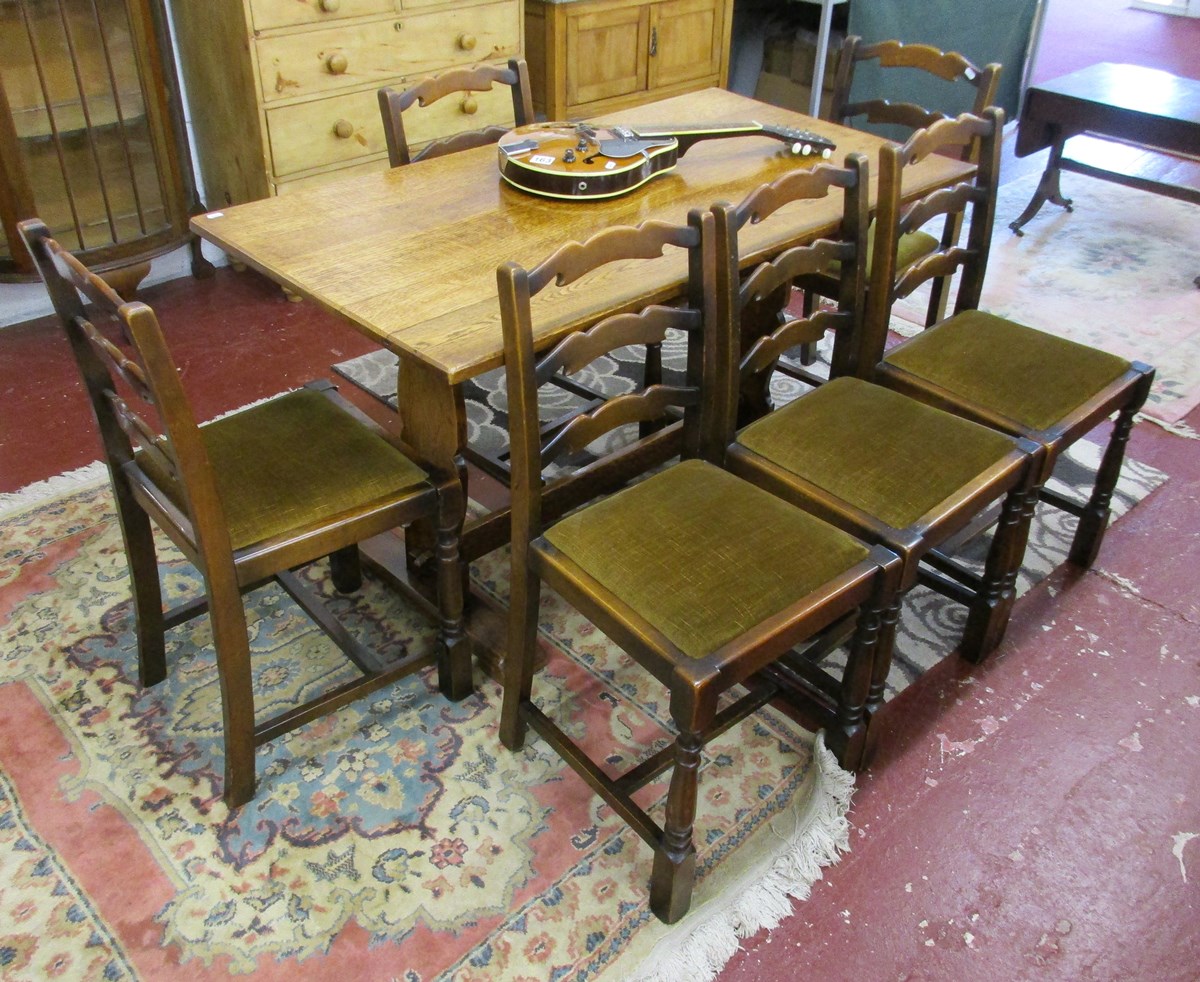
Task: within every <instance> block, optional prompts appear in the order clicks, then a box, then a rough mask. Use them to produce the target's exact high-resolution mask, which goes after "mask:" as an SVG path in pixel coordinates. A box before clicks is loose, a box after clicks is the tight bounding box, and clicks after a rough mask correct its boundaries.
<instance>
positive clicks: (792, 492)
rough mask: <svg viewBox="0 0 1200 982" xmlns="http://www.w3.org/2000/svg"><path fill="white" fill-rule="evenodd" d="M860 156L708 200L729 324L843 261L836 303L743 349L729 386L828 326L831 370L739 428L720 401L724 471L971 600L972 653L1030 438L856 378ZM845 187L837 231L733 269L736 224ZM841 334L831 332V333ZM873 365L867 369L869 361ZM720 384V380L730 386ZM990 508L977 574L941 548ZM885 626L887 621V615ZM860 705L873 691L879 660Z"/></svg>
mask: <svg viewBox="0 0 1200 982" xmlns="http://www.w3.org/2000/svg"><path fill="white" fill-rule="evenodd" d="M867 172H868V164H867V160H866V158H865V157H863V156H862V155H861V154H852V155H851V156H850V157H848V158H847V160H846V166H845V167H844V168H837V167H834V166H832V165H829V164H825V165H821V166H818V167H816V168H814V169H812V170H807V171H797V172H795V173H793V174H789V175H787V176H786V177H783V178H780V179H779V180H778V181H776V182H775V183H773V184H770V185H766V186H764V187H762V188H760V189H758V190H757V191H755V192H753V193H751V194H750V195H749V196H748V197H747V198H746V199H745V200H744V201H743V202H742V203H741V204H740V205H737V206H731V205H727V204H718V205H716V206H714V208H713V214H714V219H715V223H716V233H717V243H718V253H719V255H720V257H721V269H722V272H721V274H720V275H719V277H718V280H717V307H718V311H719V316H720V318H721V320H722V322H723V324H725V325H726V328H725V330H727V331H729V332H731V333H732V332H735V331H736V330H737V329H738V325H739V324H740V322H741V313H742V311H743V310H744V309H745V307H746V306H747V305H748V304H750V303H753V302H754V301H755V299H756V297H758V296H760V295H762V294H764V293H767V292H769V291H770V290H772V289H773V288H774V286H775V284H777V283H780V282H787V281H788V279H789V278H793V277H795V276H796V275H798V274H802V273H804V272H806V271H809V270H811V269H816V268H820V267H821V265H822V264H823V263H827V262H829V261H830V260H831V259H836V260H837V261H838V262H839V263H840V266H841V271H842V273H841V286H842V289H841V291H840V297H839V302H838V309H837V311H835V312H831V311H824V310H823V311H818V312H817V313H815V314H814V315H812V316H811V317H808V318H804V317H800V318H789V319H787V320H786V321H785V323H783V324H782V325H781V326H780V327H779V328H778V329H777V330H776V331H775V332H774V333H773V334H772V335H769V336H767V337H764V338H762V339H761V340H759V341H758V342H756V343H755V344H753V345H752V346H750V347H749V348H748V349H747V350H744V351H743V352H742V353H741V356H740V360H739V363H738V364H737V366H736V367H735V369H734V370H732V371H731V372H730V373H729V375H730V376H731V377H732V378H733V379H734V381H733V382H729V383H727V385H733V386H734V387H735V388H736V386H737V385H739V384H744V382H745V380H746V379H748V378H753V377H754V376H755V375H756V374H757V373H759V372H761V371H762V370H763V369H764V367H765V366H768V365H769V364H770V361H771V359H772V358H773V357H774V356H775V355H776V354H777V353H778V352H780V351H782V350H785V349H786V348H788V347H790V346H791V345H794V344H796V343H799V342H802V341H806V340H813V339H814V338H816V337H818V336H820V335H821V334H822V333H823V332H824V331H826V330H828V329H830V328H832V329H833V330H834V331H835V337H836V340H835V344H834V351H835V354H834V359H833V371H834V377H833V378H831V379H830V380H829V381H828V382H826V383H825V384H823V385H821V386H819V387H817V388H814V389H812V390H811V391H809V392H806V393H805V394H803V395H801V396H800V397H799V398H797V399H795V400H794V401H792V402H790V403H788V404H787V405H785V406H783V407H782V408H779V409H776V410H774V411H772V412H769V413H768V414H767V415H765V416H763V417H761V418H759V419H756V420H755V421H754V422H752V423H750V424H749V425H748V426H745V427H744V428H742V429H741V430H736V414H735V412H734V411H732V410H731V409H730V406H731V405H732V403H733V398H732V396H727V397H726V398H724V399H722V400H720V405H721V407H722V411H723V413H724V419H723V420H722V421H721V423H720V424H719V430H720V432H721V434H722V437H721V443H722V445H723V447H724V455H725V464H726V466H727V467H728V469H729V470H731V471H732V472H733V473H735V474H737V475H739V476H741V477H744V478H746V479H747V480H749V481H752V482H754V483H755V484H758V485H760V486H761V487H763V488H765V489H767V490H769V491H771V492H772V493H774V494H777V495H779V496H780V497H782V498H784V499H786V500H787V501H789V502H791V503H793V504H795V505H798V506H799V507H801V508H804V509H806V510H808V511H811V512H812V513H813V514H815V515H817V516H819V517H821V518H823V519H825V520H826V521H829V522H831V523H832V524H834V525H836V526H838V527H840V528H843V529H845V530H847V531H849V532H852V533H853V534H854V535H856V536H858V537H860V538H862V539H864V540H865V541H868V542H872V543H876V544H879V545H883V546H886V547H887V548H888V549H890V550H892V551H893V552H895V553H897V554H898V555H899V556H900V557H901V558H902V559H903V561H904V564H903V570H902V578H901V589H902V590H905V591H906V590H908V589H909V588H911V587H913V586H916V585H917V584H918V583H922V584H925V585H927V586H930V587H933V588H934V589H937V590H939V591H941V592H942V593H944V594H946V595H947V596H949V597H950V598H951V599H953V600H956V601H959V602H962V603H964V604H966V605H967V607H968V613H967V621H966V627H965V630H964V634H963V638H962V642H961V644H960V646H959V651H960V653H961V654H962V655H963V656H964V657H966V658H968V659H970V660H972V661H978V660H979V659H981V658H982V657H983V656H984V655H986V654H987V653H988V652H989V651H991V650H992V649H993V648H994V647H995V646H996V645H997V644H998V643H999V641H1000V639H1001V638H1002V636H1003V634H1004V630H1005V627H1006V626H1007V623H1008V618H1009V614H1010V612H1011V609H1012V604H1013V601H1014V599H1015V587H1016V577H1017V571H1018V568H1019V566H1020V561H1021V557H1022V555H1023V553H1024V549H1025V543H1026V539H1027V536H1028V531H1029V517H1030V511H1031V507H1032V506H1031V504H1030V503H1029V493H1030V488H1031V486H1032V483H1031V482H1032V480H1033V476H1034V474H1035V472H1036V468H1037V464H1038V459H1037V458H1038V454H1039V451H1038V448H1037V446H1036V445H1035V444H1031V443H1028V442H1026V441H1020V440H1017V439H1014V438H1012V437H1009V436H1007V435H1005V434H1000V433H997V432H995V431H994V430H991V429H989V428H987V427H985V426H981V425H978V424H976V423H971V422H969V421H967V420H964V419H961V418H959V417H957V416H954V415H952V414H951V413H947V412H943V411H941V410H939V409H935V408H933V407H931V406H927V405H925V404H923V403H921V402H919V401H917V400H915V399H909V398H907V397H904V396H901V395H899V394H898V393H896V392H892V391H890V390H889V389H887V388H885V387H883V386H879V385H874V384H872V383H871V382H870V381H867V380H866V379H864V378H862V377H860V376H861V375H862V374H864V371H863V366H861V365H860V359H861V353H860V352H859V351H858V350H857V348H858V346H859V345H861V344H862V342H863V338H864V335H863V332H862V330H861V327H862V321H861V315H862V311H863V303H864V300H863V280H862V268H863V254H864V252H865V248H866V247H865V242H866V237H865V236H866V224H867V223H866V200H865V199H866V187H867ZM835 189H841V193H842V195H843V196H844V211H845V213H846V215H847V219H846V221H844V223H843V226H842V235H841V238H840V239H838V240H836V241H835V240H818V241H816V242H813V243H810V244H808V245H801V246H796V247H793V248H792V249H789V250H786V251H785V252H783V253H781V254H780V255H779V256H777V257H775V258H774V259H771V260H769V261H766V262H763V263H761V264H760V265H758V266H757V267H754V268H753V269H752V270H751V271H750V273H749V274H748V275H747V274H746V273H745V272H744V271H743V273H742V274H741V276H740V277H739V274H738V265H739V263H738V255H739V249H738V238H739V236H738V231H739V229H741V228H744V227H745V226H746V225H747V224H748V223H751V222H761V221H768V220H770V219H771V216H772V215H774V214H775V213H776V212H778V211H780V210H781V209H782V207H783V206H784V205H785V204H787V203H788V202H791V201H797V200H802V199H810V198H814V197H820V196H824V195H827V194H829V193H831V192H832V191H833V190H835ZM837 335H841V336H837ZM872 367H873V366H872V365H867V366H865V368H866V369H867V371H869V370H870V369H871V368H872ZM727 391H728V389H727ZM996 502H1002V507H1001V510H1000V518H999V521H998V524H997V526H996V531H995V533H994V535H993V539H992V543H991V546H990V548H989V551H988V555H987V561H986V564H985V569H984V571H983V573H982V575H975V574H973V573H972V572H971V571H970V570H969V569H967V568H966V567H965V566H963V564H961V563H956V562H954V560H953V559H952V558H951V557H949V556H946V555H943V554H942V553H941V552H939V548H940V547H942V546H943V545H945V544H946V543H947V542H948V541H950V540H951V539H952V538H954V537H959V536H962V535H963V534H965V533H968V532H969V531H970V530H971V529H972V528H973V527H974V526H975V524H976V523H977V522H979V521H980V520H981V518H982V517H983V516H984V515H985V514H986V513H987V512H988V510H989V509H990V508H991V507H992V506H993V505H994V504H995V503H996ZM892 627H894V617H893V619H892ZM876 665H877V669H878V670H879V671H880V673H881V674H880V675H878V676H877V677H876V678H875V679H874V681H873V686H872V691H871V696H870V702H869V705H868V712H869V713H870V712H873V711H874V710H875V709H876V708H877V707H878V705H879V703H880V702H881V701H882V697H883V687H884V683H885V682H886V668H887V666H886V665H885V664H884V663H883V662H882V660H879V661H877V663H876Z"/></svg>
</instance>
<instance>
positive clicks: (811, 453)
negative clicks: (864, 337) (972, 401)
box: [738, 377, 1013, 529]
mask: <svg viewBox="0 0 1200 982" xmlns="http://www.w3.org/2000/svg"><path fill="white" fill-rule="evenodd" d="M738 442H739V443H741V444H742V445H743V446H745V447H747V448H748V449H750V450H753V451H754V452H755V453H757V454H758V455H760V456H762V457H765V458H767V459H768V460H771V461H774V462H775V463H776V464H778V465H779V466H780V467H783V468H784V469H785V470H788V471H790V472H791V473H793V474H796V475H798V476H799V477H803V478H805V479H806V480H809V481H812V482H813V483H814V484H816V485H817V486H819V487H821V488H824V489H825V490H826V491H828V492H830V493H831V494H834V495H836V496H837V497H839V498H841V499H842V500H843V501H846V502H849V503H850V504H852V505H855V506H856V507H858V508H861V509H862V510H863V511H865V512H868V513H869V514H871V515H874V516H875V517H876V518H879V519H881V520H883V521H884V522H886V523H887V524H888V525H890V526H892V527H893V528H898V529H901V528H905V527H907V526H909V525H911V524H913V523H914V522H915V521H917V519H919V518H920V517H921V516H922V515H924V514H926V513H927V512H928V511H930V510H931V509H932V508H934V507H935V506H937V505H938V504H940V503H941V502H942V501H944V500H945V499H946V498H948V497H950V496H951V495H953V494H954V493H955V492H957V491H958V490H959V489H960V488H962V487H964V486H965V485H967V484H970V483H971V481H973V480H974V479H975V478H976V477H978V476H979V474H980V473H981V472H982V471H984V470H986V469H987V468H988V467H989V466H991V465H992V464H994V463H996V462H997V461H999V460H1000V459H1001V458H1002V457H1004V456H1005V455H1006V454H1008V453H1010V452H1011V451H1012V449H1013V441H1012V439H1011V438H1009V437H1006V436H1004V435H1003V434H1001V433H997V432H995V431H993V430H990V429H988V428H987V427H984V426H979V425H978V424H976V423H972V422H970V421H968V420H964V419H960V418H958V417H957V416H952V415H951V414H950V413H946V412H942V411H941V410H939V409H934V408H932V407H930V406H926V405H924V404H923V403H920V402H918V401H917V400H915V399H910V398H908V397H907V396H902V395H900V394H899V393H897V392H892V391H891V390H889V389H885V388H883V387H882V386H879V385H872V384H871V383H869V382H864V381H862V380H861V379H856V378H851V377H843V378H838V379H834V380H833V381H831V382H828V383H826V384H825V385H823V386H821V387H820V388H818V389H814V390H813V391H812V392H809V393H807V394H806V395H803V396H801V397H800V398H799V399H797V400H795V401H794V402H791V403H789V404H788V405H786V406H784V407H783V408H782V409H779V410H777V411H775V412H773V413H769V414H768V415H766V416H764V417H763V418H762V419H759V420H757V421H755V422H753V423H751V424H750V425H749V426H747V427H746V428H745V429H744V430H742V432H741V433H740V434H739V435H738Z"/></svg>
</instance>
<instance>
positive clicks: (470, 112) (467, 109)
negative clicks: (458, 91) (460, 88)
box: [460, 95, 479, 116]
mask: <svg viewBox="0 0 1200 982" xmlns="http://www.w3.org/2000/svg"><path fill="white" fill-rule="evenodd" d="M460 108H461V109H462V111H463V113H464V114H466V115H467V116H474V115H475V113H476V112H478V111H479V100H477V99H476V98H475V97H474V96H473V95H465V96H463V101H462V106H461V107H460Z"/></svg>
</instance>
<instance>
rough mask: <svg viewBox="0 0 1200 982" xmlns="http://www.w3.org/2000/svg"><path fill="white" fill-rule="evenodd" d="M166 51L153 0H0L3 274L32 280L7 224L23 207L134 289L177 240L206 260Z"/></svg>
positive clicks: (195, 263)
mask: <svg viewBox="0 0 1200 982" xmlns="http://www.w3.org/2000/svg"><path fill="white" fill-rule="evenodd" d="M155 2H156V3H157V0H155ZM171 50H172V49H171V46H170V41H169V32H168V29H167V26H166V23H165V14H164V12H163V11H162V9H161V8H159V7H157V6H152V5H151V0H0V224H2V225H3V231H4V235H3V238H2V239H0V280H9V281H11V280H22V279H31V278H33V276H34V274H33V270H32V267H31V266H30V264H29V257H28V256H27V255H25V250H24V247H23V246H22V245H21V243H20V240H19V239H18V237H17V234H16V224H17V222H19V221H20V220H22V219H24V218H30V217H34V216H36V217H38V218H41V219H42V221H44V222H45V223H46V224H47V225H48V226H49V227H50V229H51V231H52V232H53V233H54V235H55V237H56V238H58V239H59V240H60V241H61V242H62V243H63V244H64V245H65V246H66V247H67V248H69V249H71V250H72V251H75V252H78V253H79V254H80V256H81V258H82V259H83V260H84V261H85V262H87V263H88V265H90V266H92V267H93V268H96V269H99V270H103V271H115V270H125V271H126V282H128V279H129V278H132V280H133V285H134V286H136V283H137V281H138V280H139V279H140V278H141V276H142V275H145V271H146V270H148V269H149V261H150V259H152V258H153V257H154V256H158V255H161V254H162V253H165V252H168V251H170V250H172V249H175V248H177V247H178V246H180V245H182V244H184V243H190V244H191V246H192V272H193V273H194V274H196V275H201V274H203V273H205V272H207V271H208V270H209V269H211V267H209V264H208V263H207V261H206V260H204V259H203V257H202V256H201V255H200V250H199V242H198V240H196V239H195V238H194V237H193V236H191V234H190V233H189V231H188V218H189V216H190V215H191V214H193V213H195V212H196V211H198V210H199V209H200V204H199V201H198V198H197V195H196V191H195V186H194V182H193V180H192V178H191V169H190V160H189V158H188V151H187V137H186V131H185V129H184V124H183V113H182V108H181V100H180V98H179V93H178V84H177V82H176V78H175V73H174V68H173V65H174V62H173V58H172V54H171ZM139 273H140V275H139Z"/></svg>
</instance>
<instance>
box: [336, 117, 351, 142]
mask: <svg viewBox="0 0 1200 982" xmlns="http://www.w3.org/2000/svg"><path fill="white" fill-rule="evenodd" d="M333 132H334V135H336V136H337V138H338V139H339V140H349V139H350V137H352V136H354V124H353V123H352V122H350V120H348V119H339V120H338V121H337V122H336V123H334V124H333Z"/></svg>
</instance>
